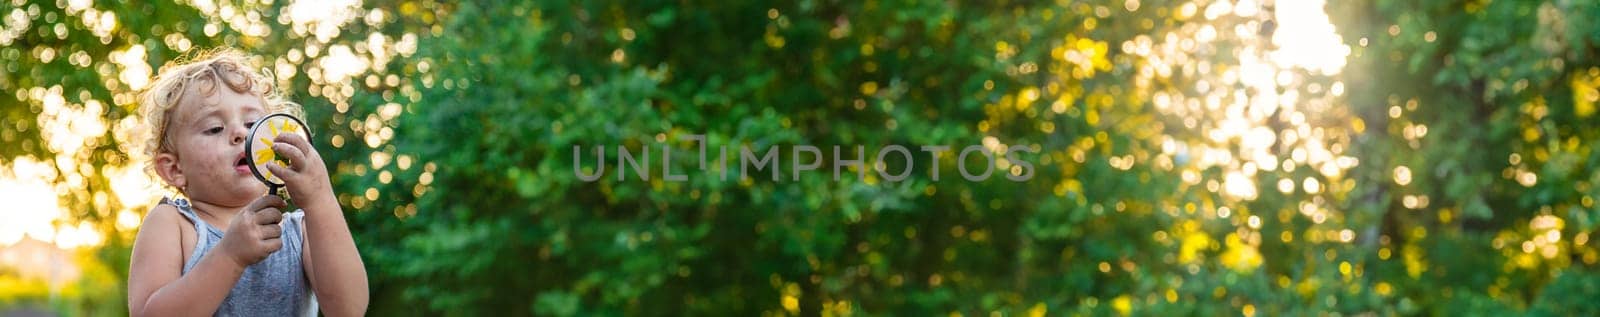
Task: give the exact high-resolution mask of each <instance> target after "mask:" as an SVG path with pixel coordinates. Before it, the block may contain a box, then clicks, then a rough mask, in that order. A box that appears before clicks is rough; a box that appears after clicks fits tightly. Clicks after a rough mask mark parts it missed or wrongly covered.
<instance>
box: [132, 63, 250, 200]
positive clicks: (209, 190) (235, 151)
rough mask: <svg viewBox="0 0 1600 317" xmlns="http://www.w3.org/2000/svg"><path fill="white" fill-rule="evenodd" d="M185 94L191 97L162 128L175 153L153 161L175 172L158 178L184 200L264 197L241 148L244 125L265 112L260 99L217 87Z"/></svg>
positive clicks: (245, 127)
mask: <svg viewBox="0 0 1600 317" xmlns="http://www.w3.org/2000/svg"><path fill="white" fill-rule="evenodd" d="M187 94H188V95H189V96H192V98H186V99H187V100H185V101H183V103H182V104H180V105H178V108H177V109H175V111H174V113H173V121H172V122H171V123H170V126H169V127H168V129H167V133H168V137H169V138H171V140H172V142H173V143H172V145H173V150H174V151H176V152H177V155H175V156H172V155H171V154H161V156H162V157H160V158H158V159H157V162H158V164H159V165H162V166H165V167H163V169H168V170H169V171H171V169H175V170H176V172H177V173H164V174H172V175H174V176H175V177H168V176H167V175H163V177H165V178H167V181H168V182H169V183H171V184H172V185H174V186H177V187H179V188H183V189H184V195H185V196H188V197H189V199H192V200H197V201H202V202H207V203H211V204H216V205H220V206H243V205H245V204H248V203H249V202H250V201H251V200H254V199H256V198H259V197H261V196H262V195H265V194H266V192H267V187H266V185H265V184H262V183H261V181H259V180H257V179H256V178H255V176H254V175H252V174H251V173H250V167H249V163H248V161H246V160H245V152H244V145H245V142H247V140H246V139H245V138H247V137H248V134H249V133H250V125H251V124H253V123H255V121H256V119H260V118H261V117H262V116H265V115H266V111H265V110H264V109H265V107H263V104H262V103H263V101H262V99H261V97H260V96H258V95H255V94H250V93H239V92H234V91H233V90H232V89H228V88H227V87H225V86H220V85H219V86H218V87H216V92H215V93H214V94H212V95H211V96H206V94H204V93H199V92H197V91H189V92H187ZM163 162H168V163H163Z"/></svg>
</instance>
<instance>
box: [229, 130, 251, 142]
mask: <svg viewBox="0 0 1600 317" xmlns="http://www.w3.org/2000/svg"><path fill="white" fill-rule="evenodd" d="M248 131H249V129H233V145H239V144H244V138H245V134H246V133H249V132H248Z"/></svg>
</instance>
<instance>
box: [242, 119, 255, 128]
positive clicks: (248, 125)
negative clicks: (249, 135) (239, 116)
mask: <svg viewBox="0 0 1600 317" xmlns="http://www.w3.org/2000/svg"><path fill="white" fill-rule="evenodd" d="M255 126H256V122H255V121H250V122H245V123H244V128H245V129H250V128H253V127H255Z"/></svg>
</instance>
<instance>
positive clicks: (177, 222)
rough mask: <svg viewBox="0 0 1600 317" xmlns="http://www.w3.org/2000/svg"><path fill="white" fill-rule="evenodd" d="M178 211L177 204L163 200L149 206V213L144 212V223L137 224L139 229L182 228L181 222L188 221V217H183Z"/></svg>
mask: <svg viewBox="0 0 1600 317" xmlns="http://www.w3.org/2000/svg"><path fill="white" fill-rule="evenodd" d="M180 212H181V211H179V210H178V206H174V205H173V204H170V203H166V202H165V201H163V202H162V203H159V204H156V205H155V206H154V207H150V212H149V213H146V214H145V216H144V224H142V225H140V226H139V227H140V230H145V229H182V228H183V227H184V226H183V224H186V223H189V218H187V217H184V216H183V214H181V213H180Z"/></svg>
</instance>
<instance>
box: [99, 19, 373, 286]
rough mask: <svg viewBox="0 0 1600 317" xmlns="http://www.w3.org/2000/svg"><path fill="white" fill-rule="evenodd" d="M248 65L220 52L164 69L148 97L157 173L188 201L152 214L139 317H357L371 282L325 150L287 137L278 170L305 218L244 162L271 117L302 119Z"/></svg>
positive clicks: (137, 272)
mask: <svg viewBox="0 0 1600 317" xmlns="http://www.w3.org/2000/svg"><path fill="white" fill-rule="evenodd" d="M254 69H258V68H255V67H254V65H253V64H252V63H251V62H250V61H249V60H247V59H246V57H244V56H243V55H241V54H239V53H237V52H234V51H231V50H219V51H215V52H213V53H210V54H206V56H204V57H202V58H197V59H194V60H193V61H192V62H190V63H186V64H182V65H177V66H168V67H165V68H163V69H162V71H161V73H160V75H158V76H157V78H156V80H155V83H153V84H151V86H150V87H149V88H148V90H147V91H145V92H144V93H143V95H141V96H140V107H141V110H142V111H143V113H144V117H145V119H146V120H147V122H149V123H150V129H151V130H150V132H151V133H150V135H151V139H150V140H147V141H148V142H147V143H146V144H145V145H146V146H147V149H146V152H147V153H148V154H150V157H151V158H153V160H152V162H149V164H150V165H149V167H148V169H149V170H151V171H153V172H154V174H156V175H158V176H160V178H161V180H162V181H164V182H165V183H166V185H169V186H170V187H172V188H174V189H176V190H177V192H178V193H180V194H181V195H182V196H183V197H184V198H179V199H170V200H169V199H162V201H161V203H160V204H158V205H156V207H155V208H154V209H152V210H151V211H150V213H149V215H147V216H145V219H144V224H143V225H142V226H141V227H140V229H139V236H138V238H136V239H135V240H134V243H133V255H132V258H131V259H130V261H129V262H130V263H129V268H128V310H129V312H130V313H131V315H133V316H196V315H227V316H236V315H262V316H291V315H294V316H314V315H315V314H316V312H317V310H318V309H319V307H318V306H319V302H320V309H321V310H322V313H324V314H326V315H329V316H358V315H362V314H364V313H365V311H366V307H367V272H366V269H365V268H363V267H362V263H361V256H360V254H358V253H357V252H356V245H355V240H354V239H352V238H351V236H350V230H349V229H348V226H347V225H346V223H345V219H344V211H343V210H341V209H340V207H339V203H338V202H337V201H336V200H335V198H334V194H333V186H332V185H330V184H329V182H328V170H327V167H326V166H325V165H324V163H323V161H322V157H321V155H319V154H317V150H316V148H314V147H312V146H311V144H310V143H309V142H308V141H307V140H305V139H304V138H302V137H299V136H297V135H295V134H283V135H282V136H280V137H278V138H277V139H276V140H274V142H273V143H274V145H273V146H272V149H273V150H274V151H276V152H277V155H278V156H279V157H283V158H286V159H287V160H288V161H289V162H290V163H289V167H287V168H280V167H277V166H271V168H269V170H271V171H272V173H273V174H276V175H278V176H279V177H280V178H282V179H283V181H284V183H285V188H287V189H288V192H289V195H288V196H289V197H293V199H294V201H295V203H296V204H297V205H299V206H300V207H301V210H298V211H295V212H289V213H284V212H283V211H280V209H282V208H286V207H287V205H285V203H284V201H283V199H280V198H278V197H276V196H271V195H267V187H266V185H264V184H262V183H261V182H260V181H258V180H256V178H255V177H254V175H252V174H251V173H250V169H249V167H248V165H246V164H247V163H245V162H246V161H245V160H244V155H245V153H244V145H245V142H247V141H246V140H245V135H246V134H248V133H249V129H250V125H251V124H252V123H254V122H255V120H256V119H259V118H261V117H264V116H266V115H267V114H269V113H275V112H288V113H299V112H300V109H299V108H300V106H299V105H297V104H294V103H292V102H288V101H285V100H282V99H281V98H280V97H279V95H278V93H277V92H276V91H275V90H274V88H273V85H272V79H271V78H269V77H266V76H263V75H262V74H261V73H258V72H256V71H254Z"/></svg>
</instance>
